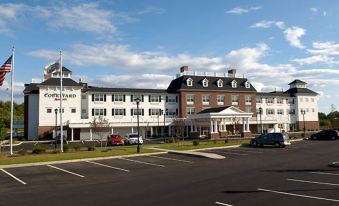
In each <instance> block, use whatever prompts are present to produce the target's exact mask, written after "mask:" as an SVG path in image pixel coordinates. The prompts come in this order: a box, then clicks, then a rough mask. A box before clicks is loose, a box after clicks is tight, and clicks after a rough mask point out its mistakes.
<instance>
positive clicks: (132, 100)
mask: <svg viewBox="0 0 339 206" xmlns="http://www.w3.org/2000/svg"><path fill="white" fill-rule="evenodd" d="M131 102H134V99H133V95H132V94H131Z"/></svg>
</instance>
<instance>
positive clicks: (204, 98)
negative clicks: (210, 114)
mask: <svg viewBox="0 0 339 206" xmlns="http://www.w3.org/2000/svg"><path fill="white" fill-rule="evenodd" d="M202 104H204V105H206V104H210V96H209V95H203V96H202Z"/></svg>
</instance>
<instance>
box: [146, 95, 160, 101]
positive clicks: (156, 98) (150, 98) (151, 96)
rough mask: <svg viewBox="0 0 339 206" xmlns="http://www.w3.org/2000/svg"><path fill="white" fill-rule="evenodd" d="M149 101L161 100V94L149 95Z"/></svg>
mask: <svg viewBox="0 0 339 206" xmlns="http://www.w3.org/2000/svg"><path fill="white" fill-rule="evenodd" d="M148 98H149V102H161V96H158V95H149V97H148Z"/></svg>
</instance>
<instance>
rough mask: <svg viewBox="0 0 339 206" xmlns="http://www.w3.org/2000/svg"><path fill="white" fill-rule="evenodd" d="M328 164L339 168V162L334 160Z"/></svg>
mask: <svg viewBox="0 0 339 206" xmlns="http://www.w3.org/2000/svg"><path fill="white" fill-rule="evenodd" d="M328 166H329V167H338V168H339V162H332V163H330V164H329V165H328Z"/></svg>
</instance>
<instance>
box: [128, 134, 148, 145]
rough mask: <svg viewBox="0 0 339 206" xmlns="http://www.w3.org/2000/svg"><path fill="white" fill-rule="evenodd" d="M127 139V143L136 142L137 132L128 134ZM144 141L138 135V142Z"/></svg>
mask: <svg viewBox="0 0 339 206" xmlns="http://www.w3.org/2000/svg"><path fill="white" fill-rule="evenodd" d="M127 141H128V143H129V144H138V134H128V135H127ZM142 143H144V141H143V139H142V136H139V144H142Z"/></svg>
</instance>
